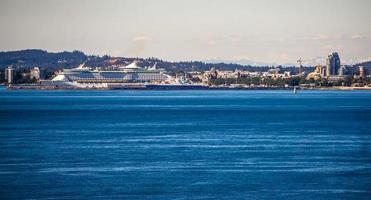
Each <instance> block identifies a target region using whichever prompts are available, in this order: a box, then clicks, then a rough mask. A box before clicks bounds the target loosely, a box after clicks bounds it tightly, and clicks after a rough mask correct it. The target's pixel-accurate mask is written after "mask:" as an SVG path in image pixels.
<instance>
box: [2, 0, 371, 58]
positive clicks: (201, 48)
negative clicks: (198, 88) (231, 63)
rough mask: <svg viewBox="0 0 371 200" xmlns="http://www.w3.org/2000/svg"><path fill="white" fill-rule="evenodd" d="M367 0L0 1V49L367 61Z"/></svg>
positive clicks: (370, 52) (370, 43)
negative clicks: (334, 57) (328, 57)
mask: <svg viewBox="0 0 371 200" xmlns="http://www.w3.org/2000/svg"><path fill="white" fill-rule="evenodd" d="M370 8H371V0H182V1H181V0H121V1H118V0H100V1H98V0H64V1H62V0H0V27H1V31H0V36H1V37H0V44H1V46H0V48H1V49H0V51H9V50H19V49H27V48H33V49H34V48H37V49H45V50H48V51H63V50H68V51H70V50H74V49H77V50H82V51H84V52H86V53H88V54H99V55H103V54H110V55H113V56H127V57H129V56H130V57H131V56H138V57H158V58H162V59H166V60H173V61H175V60H208V59H216V58H217V59H224V60H238V59H249V60H254V61H262V62H276V63H294V62H295V61H296V60H297V59H298V58H300V57H302V58H303V59H311V58H315V57H325V56H326V55H327V54H328V53H330V52H332V51H338V52H339V53H340V56H341V58H342V60H346V61H349V60H351V59H360V58H366V57H370V56H371V12H370Z"/></svg>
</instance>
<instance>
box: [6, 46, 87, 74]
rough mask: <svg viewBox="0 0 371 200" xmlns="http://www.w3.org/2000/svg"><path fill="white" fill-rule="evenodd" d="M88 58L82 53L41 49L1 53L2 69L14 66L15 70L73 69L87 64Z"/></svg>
mask: <svg viewBox="0 0 371 200" xmlns="http://www.w3.org/2000/svg"><path fill="white" fill-rule="evenodd" d="M87 59H88V57H87V56H86V55H85V54H84V53H83V52H81V51H73V52H59V53H50V52H47V51H44V50H40V49H27V50H21V51H8V52H0V69H3V68H6V67H7V66H9V65H12V66H13V67H15V68H31V67H35V66H38V67H43V68H51V69H53V68H60V67H66V68H68V67H73V66H76V65H78V64H81V63H83V62H85V61H86V60H87Z"/></svg>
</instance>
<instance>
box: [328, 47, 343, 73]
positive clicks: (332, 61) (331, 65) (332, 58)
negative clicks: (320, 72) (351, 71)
mask: <svg viewBox="0 0 371 200" xmlns="http://www.w3.org/2000/svg"><path fill="white" fill-rule="evenodd" d="M339 69H340V57H339V54H338V53H336V52H334V53H332V54H330V55H328V57H327V62H326V76H333V75H337V74H338V72H339Z"/></svg>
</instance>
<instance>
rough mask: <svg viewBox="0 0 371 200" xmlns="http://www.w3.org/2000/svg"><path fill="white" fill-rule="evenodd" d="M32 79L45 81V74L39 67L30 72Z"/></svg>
mask: <svg viewBox="0 0 371 200" xmlns="http://www.w3.org/2000/svg"><path fill="white" fill-rule="evenodd" d="M30 78H31V79H35V80H40V79H45V73H44V71H43V70H41V69H40V68H39V67H34V68H33V69H31V71H30Z"/></svg>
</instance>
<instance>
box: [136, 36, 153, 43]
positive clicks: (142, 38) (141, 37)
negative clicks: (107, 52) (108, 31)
mask: <svg viewBox="0 0 371 200" xmlns="http://www.w3.org/2000/svg"><path fill="white" fill-rule="evenodd" d="M151 40H152V37H149V36H136V37H135V38H134V39H133V41H134V42H142V41H151Z"/></svg>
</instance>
